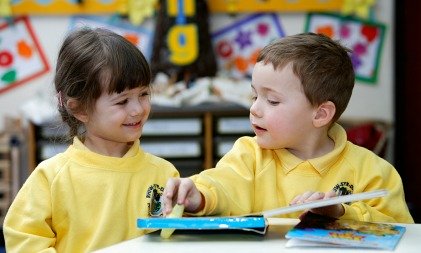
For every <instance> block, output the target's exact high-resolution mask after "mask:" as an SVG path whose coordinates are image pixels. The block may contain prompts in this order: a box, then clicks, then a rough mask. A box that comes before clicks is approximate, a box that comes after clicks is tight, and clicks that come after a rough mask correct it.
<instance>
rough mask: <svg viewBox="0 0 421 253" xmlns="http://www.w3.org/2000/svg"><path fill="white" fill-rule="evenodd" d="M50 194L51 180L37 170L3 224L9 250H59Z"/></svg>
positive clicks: (15, 200)
mask: <svg viewBox="0 0 421 253" xmlns="http://www.w3.org/2000/svg"><path fill="white" fill-rule="evenodd" d="M50 196H51V191H50V188H49V186H48V180H47V179H46V177H45V175H43V174H42V173H39V171H37V170H35V171H34V172H32V174H31V175H30V176H29V178H28V180H27V181H26V182H25V184H24V185H23V187H22V188H21V190H20V191H19V193H18V195H17V196H16V198H15V199H14V201H13V203H12V205H11V206H10V208H9V210H8V212H7V215H6V218H5V221H4V224H3V231H4V238H5V243H6V250H7V252H9V251H10V252H41V251H42V252H56V250H55V249H54V245H55V242H56V235H55V233H54V230H53V228H52V212H51V199H50Z"/></svg>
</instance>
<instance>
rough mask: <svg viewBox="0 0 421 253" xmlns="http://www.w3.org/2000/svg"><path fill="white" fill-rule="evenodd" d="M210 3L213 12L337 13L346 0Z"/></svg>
mask: <svg viewBox="0 0 421 253" xmlns="http://www.w3.org/2000/svg"><path fill="white" fill-rule="evenodd" d="M353 1H355V0H353ZM208 2H209V8H210V10H211V11H212V12H240V13H246V12H247V13H251V12H276V11H329V10H330V11H337V10H339V9H341V7H342V4H343V2H344V0H294V1H291V0H265V1H256V0H212V1H208ZM355 2H359V1H355Z"/></svg>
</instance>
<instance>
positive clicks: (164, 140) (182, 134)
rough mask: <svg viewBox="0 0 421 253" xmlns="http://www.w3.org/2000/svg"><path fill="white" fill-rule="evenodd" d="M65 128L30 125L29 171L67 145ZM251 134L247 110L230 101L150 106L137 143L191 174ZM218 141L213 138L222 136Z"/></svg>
mask: <svg viewBox="0 0 421 253" xmlns="http://www.w3.org/2000/svg"><path fill="white" fill-rule="evenodd" d="M67 131H68V128H67V127H63V126H62V125H61V124H60V123H57V122H46V123H44V124H41V125H32V126H31V129H30V133H31V134H30V136H32V137H31V139H32V140H31V141H30V142H32V145H30V147H32V148H31V151H30V155H29V156H30V161H33V162H32V164H31V165H32V166H31V167H32V168H31V169H32V170H33V169H34V168H35V166H36V165H37V164H38V163H39V162H41V161H42V160H44V159H47V158H49V157H52V156H53V155H55V154H57V153H58V152H63V151H64V150H65V149H66V148H67V144H65V143H64V142H63V141H62V140H64V138H63V137H65V135H66V132H67ZM250 134H252V131H251V127H250V122H249V111H248V109H246V108H244V107H242V106H239V105H235V104H230V103H218V104H214V103H206V104H201V105H198V106H191V107H182V108H176V107H163V106H156V105H153V106H152V111H151V114H150V117H149V120H148V122H147V123H146V124H145V126H144V130H143V133H142V137H141V139H140V143H141V146H142V148H143V149H144V150H145V151H146V152H149V153H151V154H154V155H157V156H160V157H162V158H164V159H166V160H168V161H170V162H171V163H173V164H174V165H175V166H176V168H177V169H178V170H179V171H180V174H181V176H190V175H193V174H196V173H199V172H200V171H202V170H204V169H208V168H212V167H213V166H214V165H215V163H216V162H217V160H218V159H219V157H220V156H221V154H222V152H225V151H227V150H228V148H229V146H230V145H231V146H232V143H233V142H234V141H235V140H236V139H237V138H238V137H240V136H243V135H250ZM222 137H223V140H224V141H223V142H221V143H217V142H215V140H216V139H219V138H222Z"/></svg>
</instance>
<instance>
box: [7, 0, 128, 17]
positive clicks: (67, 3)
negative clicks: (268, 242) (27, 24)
mask: <svg viewBox="0 0 421 253" xmlns="http://www.w3.org/2000/svg"><path fill="white" fill-rule="evenodd" d="M11 2H12V13H13V15H23V14H31V15H34V14H43V15H44V14H53V15H57V14H107V13H116V12H117V11H118V10H119V9H120V8H122V7H123V6H124V4H125V3H126V2H127V0H83V1H79V0H11Z"/></svg>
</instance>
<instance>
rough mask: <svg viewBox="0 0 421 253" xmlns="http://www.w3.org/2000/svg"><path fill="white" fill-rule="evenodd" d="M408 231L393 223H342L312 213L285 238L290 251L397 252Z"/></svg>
mask: <svg viewBox="0 0 421 253" xmlns="http://www.w3.org/2000/svg"><path fill="white" fill-rule="evenodd" d="M404 233H405V227H403V226H399V225H396V224H389V223H374V222H363V221H356V220H341V219H336V218H332V217H327V216H322V215H318V214H314V213H311V212H308V213H306V214H305V215H304V217H302V220H301V221H300V223H298V224H297V225H296V226H295V227H294V228H293V229H291V230H290V231H288V233H287V234H286V235H285V237H286V238H287V239H289V241H288V242H287V244H286V247H349V248H367V249H382V250H394V249H395V247H396V245H397V244H398V243H399V241H400V239H401V238H402V236H403V234H404Z"/></svg>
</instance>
